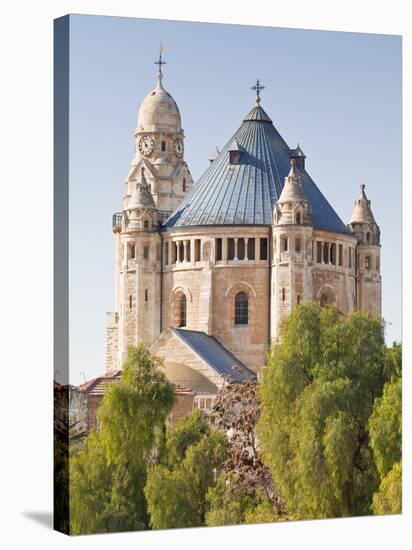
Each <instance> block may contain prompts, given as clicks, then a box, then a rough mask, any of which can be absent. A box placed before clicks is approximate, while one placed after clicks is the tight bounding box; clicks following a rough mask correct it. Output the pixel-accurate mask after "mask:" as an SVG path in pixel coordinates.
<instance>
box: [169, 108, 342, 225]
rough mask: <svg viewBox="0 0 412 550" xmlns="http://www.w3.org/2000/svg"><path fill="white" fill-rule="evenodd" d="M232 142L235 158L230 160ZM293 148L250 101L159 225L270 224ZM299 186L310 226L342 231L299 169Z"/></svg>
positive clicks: (339, 222) (288, 167)
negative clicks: (310, 218) (237, 125)
mask: <svg viewBox="0 0 412 550" xmlns="http://www.w3.org/2000/svg"><path fill="white" fill-rule="evenodd" d="M233 143H236V144H237V147H238V150H240V151H241V155H240V160H238V162H236V163H231V162H230V153H229V151H231V150H232V149H233V147H232V146H233ZM293 151H294V150H291V149H290V148H289V147H288V145H287V144H286V143H285V141H284V140H283V138H282V137H281V135H280V134H279V133H278V131H277V130H276V128H275V127H274V125H273V123H272V121H271V119H270V117H269V116H268V115H267V113H266V112H265V111H264V110H263V109H262V107H261V106H260V105H257V106H256V107H254V108H253V109H252V110H251V111H250V113H249V114H248V115H247V116H246V117H245V119H244V120H243V123H242V125H241V126H240V128H239V129H238V130H237V131H236V133H235V134H234V135H233V136H232V137H231V138H230V139H229V141H228V142H227V144H226V146H225V147H224V148H223V150H222V151H221V152H220V153H219V155H218V157H217V158H216V160H214V161H213V162H212V163H211V165H210V166H209V167H208V169H207V170H206V172H204V174H203V176H202V177H201V178H200V179H199V180H198V181H197V182H196V183H195V185H194V186H193V188H192V191H191V192H190V193H189V195H188V196H187V197H186V199H185V200H184V201H183V202H182V204H181V205H179V207H178V208H177V210H176V211H175V212H174V213H173V214H172V215H171V216H170V218H169V219H168V220H167V221H166V223H165V227H166V228H172V227H176V228H177V227H190V226H210V225H271V224H272V213H273V208H274V206H275V204H276V202H277V200H278V198H279V196H280V194H281V192H282V188H283V184H284V178H285V177H286V176H287V175H288V173H289V170H290V160H291V157H292V155H293ZM300 176H301V181H302V186H303V189H304V191H305V193H306V196H307V197H308V200H309V202H310V205H311V207H312V216H313V226H314V227H315V228H316V229H323V230H326V231H334V232H338V233H347V232H348V231H349V230H348V229H347V227H346V225H345V224H344V223H343V221H342V220H341V219H340V218H339V216H338V215H337V214H336V212H335V211H334V210H333V208H332V207H331V205H330V204H329V203H328V201H327V200H326V198H325V197H324V196H323V194H322V193H321V192H320V190H319V189H318V187H317V186H316V184H315V182H314V181H313V180H312V178H311V177H310V176H309V174H308V173H307V172H306V170H303V171H301V172H300Z"/></svg>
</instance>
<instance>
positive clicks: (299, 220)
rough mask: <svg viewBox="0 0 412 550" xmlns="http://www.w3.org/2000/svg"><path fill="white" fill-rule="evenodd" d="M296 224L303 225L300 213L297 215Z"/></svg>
mask: <svg viewBox="0 0 412 550" xmlns="http://www.w3.org/2000/svg"><path fill="white" fill-rule="evenodd" d="M296 223H297V224H298V225H300V224H301V223H302V217H301V215H300V212H298V213H297V214H296Z"/></svg>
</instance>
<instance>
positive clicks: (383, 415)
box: [369, 345, 402, 514]
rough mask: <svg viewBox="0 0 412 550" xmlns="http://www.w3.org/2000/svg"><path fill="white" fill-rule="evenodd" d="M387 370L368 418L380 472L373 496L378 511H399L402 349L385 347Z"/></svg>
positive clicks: (374, 510) (397, 346)
mask: <svg viewBox="0 0 412 550" xmlns="http://www.w3.org/2000/svg"><path fill="white" fill-rule="evenodd" d="M386 364H387V366H389V368H388V372H389V373H392V374H393V376H392V378H391V380H390V381H388V382H387V383H386V384H385V386H384V389H383V394H382V397H380V398H378V399H376V400H375V405H374V408H373V412H372V414H371V417H370V419H369V434H370V445H371V448H372V450H373V455H374V458H375V463H376V467H377V470H378V472H379V475H380V479H381V484H380V487H379V491H378V492H377V493H375V495H374V497H373V504H372V510H373V512H374V513H375V514H399V513H401V510H402V461H401V460H402V379H401V369H402V348H401V346H399V345H395V346H393V347H392V348H389V349H387V350H386Z"/></svg>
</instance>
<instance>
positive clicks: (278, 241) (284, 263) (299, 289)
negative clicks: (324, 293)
mask: <svg viewBox="0 0 412 550" xmlns="http://www.w3.org/2000/svg"><path fill="white" fill-rule="evenodd" d="M290 164H291V169H290V172H289V174H288V176H286V178H285V183H284V186H283V189H282V193H281V195H280V197H279V200H278V201H277V203H276V207H275V210H274V213H273V227H272V239H273V241H272V250H273V256H272V286H271V311H272V315H271V331H270V332H271V339H273V338H275V337H276V336H278V334H279V328H280V323H281V320H282V319H283V318H284V317H285V316H287V315H289V314H290V313H291V311H292V309H293V308H294V307H295V305H297V304H299V303H300V302H301V301H303V300H311V299H312V296H313V289H312V286H313V285H312V233H313V226H312V210H311V207H310V204H309V201H308V199H307V197H306V194H305V192H304V190H303V187H302V182H301V177H300V175H299V170H298V168H297V162H296V159H295V158H292V160H291V161H290Z"/></svg>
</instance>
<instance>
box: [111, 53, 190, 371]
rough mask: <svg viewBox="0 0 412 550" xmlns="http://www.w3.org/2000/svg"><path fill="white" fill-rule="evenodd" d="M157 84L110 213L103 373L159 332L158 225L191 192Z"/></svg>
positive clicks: (170, 102)
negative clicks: (111, 251) (111, 285)
mask: <svg viewBox="0 0 412 550" xmlns="http://www.w3.org/2000/svg"><path fill="white" fill-rule="evenodd" d="M162 53H163V49H162V48H161V49H160V54H159V59H158V61H156V65H157V66H158V72H157V84H156V87H155V89H154V90H153V91H152V92H150V93H149V95H148V96H147V97H146V98H145V99H144V100H143V102H142V104H141V106H140V109H139V116H138V125H137V128H136V131H135V134H134V138H135V156H134V159H133V161H132V163H131V167H130V170H129V173H128V175H127V177H126V180H125V183H124V194H123V210H122V212H117V213H115V214H114V215H113V223H112V229H113V233H114V234H115V238H116V247H115V250H116V258H115V299H114V311H113V312H110V313H107V328H106V372H113V371H116V370H118V369H120V368H121V366H122V364H123V362H124V360H125V358H126V354H127V349H128V347H130V346H134V345H136V344H137V343H139V342H146V343H148V344H150V343H151V342H153V340H155V339H156V338H157V336H158V335H159V334H160V310H161V303H160V300H161V294H162V293H161V290H160V284H161V267H162V266H161V233H160V229H161V225H162V223H163V222H164V221H165V220H166V219H167V218H168V217H169V215H170V214H171V213H172V212H173V211H174V210H175V209H176V208H177V206H178V205H179V204H180V202H181V201H182V200H183V199H184V198H185V196H186V195H187V193H188V192H189V191H190V190H191V188H192V184H193V180H192V176H191V174H190V171H189V168H188V167H187V164H186V162H185V160H184V137H185V136H184V133H183V129H182V126H181V117H180V112H179V108H178V106H177V104H176V102H175V100H174V99H173V97H172V96H171V95H170V94H169V92H167V91H166V90H165V88H164V86H163V72H162V67H163V65H165V64H166V62H165V61H164V60H163V58H162Z"/></svg>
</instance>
